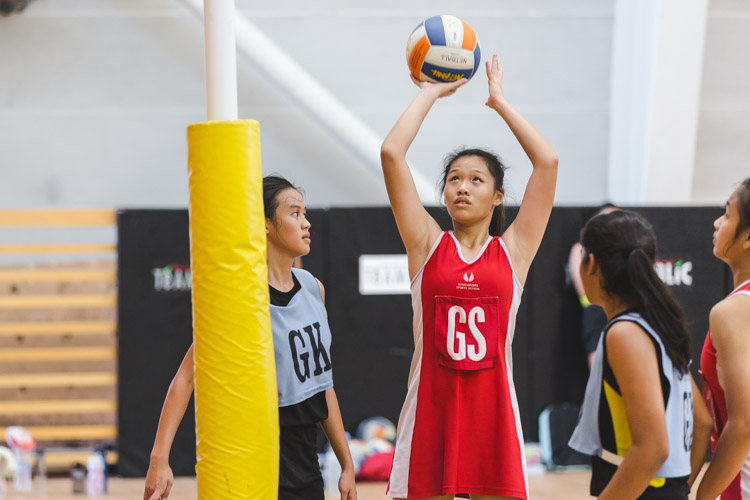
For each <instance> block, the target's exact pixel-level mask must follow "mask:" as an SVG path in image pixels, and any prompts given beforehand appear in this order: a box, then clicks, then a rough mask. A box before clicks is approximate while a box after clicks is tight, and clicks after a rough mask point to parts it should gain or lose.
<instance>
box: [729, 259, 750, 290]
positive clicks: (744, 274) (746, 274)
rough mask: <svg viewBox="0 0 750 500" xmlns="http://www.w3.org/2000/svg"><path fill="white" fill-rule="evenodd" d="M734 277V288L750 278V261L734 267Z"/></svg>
mask: <svg viewBox="0 0 750 500" xmlns="http://www.w3.org/2000/svg"><path fill="white" fill-rule="evenodd" d="M732 277H733V278H734V288H737V287H738V286H740V285H741V284H743V283H744V282H746V281H747V280H750V263H748V264H746V265H744V266H741V267H738V268H733V269H732Z"/></svg>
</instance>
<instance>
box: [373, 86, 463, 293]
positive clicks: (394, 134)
mask: <svg viewBox="0 0 750 500" xmlns="http://www.w3.org/2000/svg"><path fill="white" fill-rule="evenodd" d="M412 80H414V78H413V77H412ZM414 83H415V84H417V85H418V86H419V87H420V92H419V94H417V97H415V98H414V100H413V101H412V102H411V104H409V107H408V108H406V111H404V113H403V114H402V115H401V117H400V118H399V119H398V121H397V122H396V124H395V125H394V126H393V129H391V131H390V133H389V134H388V135H387V136H386V138H385V140H384V141H383V146H382V147H381V149H380V160H381V163H382V165H383V177H385V187H386V190H387V191H388V198H389V199H390V202H391V208H392V209H393V215H394V217H395V218H396V224H397V225H398V232H399V234H400V235H401V240H402V241H403V242H404V246H405V247H406V254H407V256H408V258H409V277H412V278H413V277H414V275H415V274H416V273H417V271H419V269H420V268H421V267H422V265H423V264H424V262H425V260H426V259H427V254H428V253H429V251H430V247H431V246H432V244H433V243H434V242H435V240H436V239H437V237H438V236H439V235H440V226H438V224H437V222H435V219H433V218H432V217H431V216H430V214H428V213H427V210H425V209H424V207H423V206H422V202H421V201H420V199H419V195H418V194H417V188H416V186H415V185H414V179H413V178H412V176H411V172H410V171H409V165H408V164H407V163H406V151H407V150H408V149H409V146H411V143H412V142H413V141H414V138H415V137H416V136H417V132H418V131H419V128H420V127H421V126H422V122H423V121H424V119H425V116H427V113H428V112H429V111H430V108H432V105H433V104H435V101H436V100H437V99H438V98H440V97H443V96H447V95H450V94H453V93H454V92H455V91H456V89H458V87H460V86H461V85H463V84H464V83H466V80H465V79H461V80H459V81H457V82H452V83H428V82H418V81H417V80H414Z"/></svg>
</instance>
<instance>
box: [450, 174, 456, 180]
mask: <svg viewBox="0 0 750 500" xmlns="http://www.w3.org/2000/svg"><path fill="white" fill-rule="evenodd" d="M450 180H451V181H457V180H458V176H457V175H454V176H453V177H451V178H450Z"/></svg>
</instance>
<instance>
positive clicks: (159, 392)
mask: <svg viewBox="0 0 750 500" xmlns="http://www.w3.org/2000/svg"><path fill="white" fill-rule="evenodd" d="M117 226H118V228H117V241H118V265H117V267H118V314H117V322H118V328H117V331H118V375H119V377H118V405H117V414H118V431H117V441H118V448H119V459H118V473H119V474H121V475H123V476H125V477H138V476H144V475H145V474H146V471H147V470H148V463H149V456H150V454H151V447H152V446H153V443H154V436H156V428H157V425H158V423H159V414H160V413H161V407H162V404H163V403H164V397H165V396H166V394H167V389H168V388H169V384H170V382H171V381H172V377H174V375H175V373H176V371H177V368H178V367H179V366H180V363H181V362H182V358H183V357H184V356H185V353H186V352H187V349H188V348H189V347H190V343H191V342H192V338H193V334H192V331H193V330H192V310H191V305H190V274H189V273H190V271H189V270H190V244H189V239H188V213H187V210H126V211H120V212H118V214H117ZM170 465H171V466H172V470H173V471H174V473H175V474H176V475H190V474H194V473H195V472H194V470H195V412H194V406H193V402H192V400H191V402H190V405H189V406H188V409H187V412H186V415H185V418H184V419H183V421H182V423H181V424H180V427H179V428H178V430H177V435H176V436H175V440H174V446H173V447H172V454H171V457H170Z"/></svg>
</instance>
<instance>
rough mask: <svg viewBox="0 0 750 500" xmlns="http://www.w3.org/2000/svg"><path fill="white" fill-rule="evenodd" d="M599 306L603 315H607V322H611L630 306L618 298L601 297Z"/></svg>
mask: <svg viewBox="0 0 750 500" xmlns="http://www.w3.org/2000/svg"><path fill="white" fill-rule="evenodd" d="M600 305H601V306H602V309H604V313H605V314H606V315H607V321H609V320H611V319H612V318H614V317H615V316H617V315H618V314H620V313H621V312H622V311H624V310H625V309H627V308H628V307H629V306H630V304H627V303H625V302H624V301H623V300H621V299H620V298H619V297H603V298H602V300H601V304H600Z"/></svg>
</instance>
